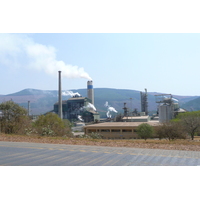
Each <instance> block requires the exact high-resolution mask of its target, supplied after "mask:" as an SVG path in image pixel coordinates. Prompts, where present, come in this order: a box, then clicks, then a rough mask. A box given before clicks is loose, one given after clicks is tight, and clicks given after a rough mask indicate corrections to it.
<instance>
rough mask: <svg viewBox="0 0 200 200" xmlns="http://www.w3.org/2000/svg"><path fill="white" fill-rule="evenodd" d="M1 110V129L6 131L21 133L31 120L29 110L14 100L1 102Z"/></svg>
mask: <svg viewBox="0 0 200 200" xmlns="http://www.w3.org/2000/svg"><path fill="white" fill-rule="evenodd" d="M0 111H1V112H2V114H1V117H0V123H1V124H0V125H1V131H2V132H4V133H19V131H20V130H22V129H23V128H25V126H26V125H27V124H29V122H30V120H29V119H28V116H27V110H26V109H25V108H23V107H21V106H19V105H18V104H16V103H14V102H13V101H7V102H3V103H1V104H0Z"/></svg>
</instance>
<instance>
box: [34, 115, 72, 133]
mask: <svg viewBox="0 0 200 200" xmlns="http://www.w3.org/2000/svg"><path fill="white" fill-rule="evenodd" d="M34 127H35V128H36V129H37V132H38V134H40V135H46V136H64V135H67V136H68V137H71V136H72V134H71V128H70V127H69V126H68V125H67V123H66V122H65V123H64V121H63V120H62V119H60V117H59V116H58V115H57V114H55V113H48V114H46V115H41V116H39V118H38V119H37V120H36V121H35V123H34Z"/></svg>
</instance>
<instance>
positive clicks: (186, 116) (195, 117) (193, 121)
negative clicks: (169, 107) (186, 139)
mask: <svg viewBox="0 0 200 200" xmlns="http://www.w3.org/2000/svg"><path fill="white" fill-rule="evenodd" d="M177 119H178V120H180V121H181V122H182V125H183V126H184V128H185V130H186V131H187V133H188V134H190V135H191V138H192V140H194V135H195V133H197V132H199V131H200V111H193V112H186V113H180V114H178V116H177Z"/></svg>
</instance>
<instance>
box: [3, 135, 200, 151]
mask: <svg viewBox="0 0 200 200" xmlns="http://www.w3.org/2000/svg"><path fill="white" fill-rule="evenodd" d="M0 141H10V142H33V143H51V144H66V145H67V144H68V145H95V146H110V147H132V148H148V149H169V150H186V151H200V141H199V140H195V141H191V140H175V141H167V140H152V139H149V140H146V141H144V140H105V139H85V138H84V139H83V138H61V137H40V136H24V135H8V134H0Z"/></svg>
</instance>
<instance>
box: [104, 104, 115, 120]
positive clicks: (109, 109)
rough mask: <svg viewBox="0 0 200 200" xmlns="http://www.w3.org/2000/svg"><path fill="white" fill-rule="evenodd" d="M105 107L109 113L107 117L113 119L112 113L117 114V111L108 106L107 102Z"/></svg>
mask: <svg viewBox="0 0 200 200" xmlns="http://www.w3.org/2000/svg"><path fill="white" fill-rule="evenodd" d="M104 106H105V107H107V113H106V115H107V117H108V118H111V117H112V115H111V112H115V113H117V111H116V110H115V108H113V107H111V106H110V105H109V104H108V102H107V101H106V103H105V104H104Z"/></svg>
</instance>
